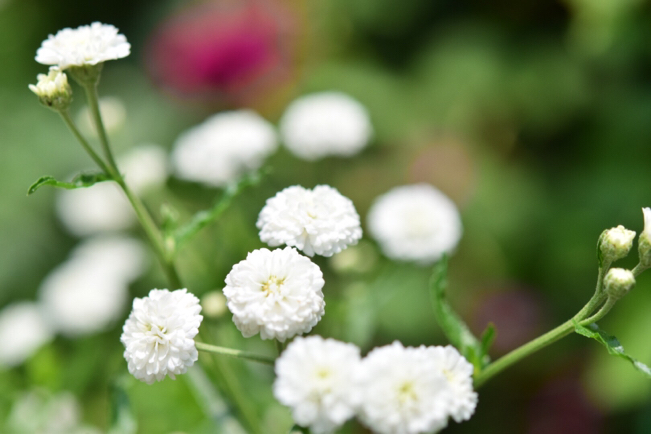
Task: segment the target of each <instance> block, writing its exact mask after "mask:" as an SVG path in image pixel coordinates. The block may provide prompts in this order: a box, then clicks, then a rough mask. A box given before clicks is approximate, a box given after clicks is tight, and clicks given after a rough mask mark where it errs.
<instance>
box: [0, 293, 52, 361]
mask: <svg viewBox="0 0 651 434" xmlns="http://www.w3.org/2000/svg"><path fill="white" fill-rule="evenodd" d="M53 336H54V333H53V332H52V330H51V328H50V327H49V325H48V323H47V322H46V320H45V318H44V316H43V314H42V312H41V309H40V307H39V306H38V305H37V304H36V303H31V302H27V301H22V302H18V303H14V304H10V305H8V306H5V307H4V308H3V309H2V310H1V311H0V342H2V345H0V366H16V365H19V364H21V363H23V362H24V361H25V360H26V359H28V358H29V357H31V356H32V355H33V354H34V353H35V352H36V351H37V350H38V349H39V348H40V347H41V346H42V345H44V344H45V343H47V342H48V341H50V340H51V339H52V338H53Z"/></svg>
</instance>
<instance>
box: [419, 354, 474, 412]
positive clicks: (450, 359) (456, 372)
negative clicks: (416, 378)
mask: <svg viewBox="0 0 651 434" xmlns="http://www.w3.org/2000/svg"><path fill="white" fill-rule="evenodd" d="M426 352H427V355H426V357H428V358H432V360H434V361H435V363H436V364H437V365H438V367H439V369H440V370H441V372H442V373H443V376H444V377H445V379H446V380H447V383H448V386H449V387H448V388H447V390H448V392H449V395H448V414H449V415H450V416H451V417H452V418H453V419H454V420H455V421H456V422H462V421H464V420H468V419H470V417H471V416H472V415H473V414H474V413H475V407H477V392H475V391H474V389H473V385H472V374H473V371H474V367H473V366H472V364H471V363H470V362H468V361H467V360H466V359H465V358H464V357H463V356H462V355H461V354H460V353H459V351H457V349H456V348H454V347H453V346H451V345H448V346H445V347H440V346H439V347H427V349H426Z"/></svg>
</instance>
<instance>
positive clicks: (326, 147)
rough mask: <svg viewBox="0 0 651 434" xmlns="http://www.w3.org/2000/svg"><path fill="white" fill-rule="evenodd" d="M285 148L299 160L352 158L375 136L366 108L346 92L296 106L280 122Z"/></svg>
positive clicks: (313, 96)
mask: <svg viewBox="0 0 651 434" xmlns="http://www.w3.org/2000/svg"><path fill="white" fill-rule="evenodd" d="M280 133H281V136H282V139H283V142H284V144H285V146H286V147H287V148H288V149H289V150H290V151H291V152H292V153H293V154H294V155H296V156H297V157H299V158H302V159H305V160H317V159H319V158H323V157H325V156H328V155H336V156H341V157H350V156H353V155H355V154H357V153H358V152H360V151H361V150H362V149H363V148H364V147H365V146H366V145H367V144H368V142H369V140H370V139H371V136H372V135H373V127H372V125H371V120H370V117H369V114H368V111H367V110H366V108H365V107H364V106H363V105H362V104H360V103H359V102H358V101H357V100H355V99H353V98H351V97H350V96H348V95H346V94H344V93H342V92H321V93H315V94H311V95H307V96H303V97H301V98H298V99H297V100H295V101H294V102H292V103H291V104H290V105H289V107H288V108H287V110H286V111H285V113H284V114H283V116H282V118H281V120H280Z"/></svg>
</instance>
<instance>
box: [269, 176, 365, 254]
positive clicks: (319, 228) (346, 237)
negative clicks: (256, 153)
mask: <svg viewBox="0 0 651 434" xmlns="http://www.w3.org/2000/svg"><path fill="white" fill-rule="evenodd" d="M257 226H258V229H260V239H261V240H262V241H263V242H265V243H267V244H269V245H270V246H272V247H274V246H280V245H282V244H286V245H288V246H293V247H296V248H297V249H299V250H302V251H303V253H305V254H306V255H308V256H314V254H315V253H316V254H317V255H322V256H332V255H334V254H335V253H339V252H341V251H342V250H344V249H345V248H346V247H348V246H350V245H353V244H357V242H358V241H359V239H360V238H362V228H361V227H360V222H359V215H358V214H357V211H355V206H354V205H353V202H352V201H351V200H350V199H348V198H347V197H344V196H342V195H341V193H339V192H338V191H337V190H336V189H334V188H332V187H330V186H328V185H317V186H316V187H314V189H313V190H308V189H306V188H303V187H301V186H298V185H295V186H293V187H288V188H286V189H284V190H283V191H281V192H279V193H278V194H276V195H275V196H274V197H272V198H271V199H268V200H267V204H266V205H265V206H264V208H262V211H261V212H260V215H259V216H258V222H257Z"/></svg>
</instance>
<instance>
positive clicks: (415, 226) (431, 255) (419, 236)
mask: <svg viewBox="0 0 651 434" xmlns="http://www.w3.org/2000/svg"><path fill="white" fill-rule="evenodd" d="M367 222H368V230H369V232H370V233H371V235H372V236H373V237H374V238H375V239H376V240H377V242H378V243H379V245H380V247H381V249H382V251H383V252H384V254H385V255H386V256H387V257H389V258H391V259H398V260H404V261H416V262H419V263H422V264H430V263H433V262H435V261H437V260H438V259H439V258H440V257H441V255H443V254H444V253H450V252H451V251H453V250H454V249H455V247H456V246H457V243H458V242H459V239H460V238H461V233H462V225H461V218H460V217H459V211H458V210H457V207H456V206H455V205H454V203H453V202H452V201H451V200H450V199H448V198H447V197H446V196H445V195H444V194H443V193H441V192H440V191H439V190H437V189H436V188H434V187H432V186H431V185H429V184H415V185H406V186H402V187H396V188H394V189H392V190H390V191H389V192H388V193H385V194H384V195H382V196H380V197H378V198H377V199H376V200H375V202H374V203H373V205H372V206H371V208H370V209H369V212H368V217H367Z"/></svg>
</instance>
